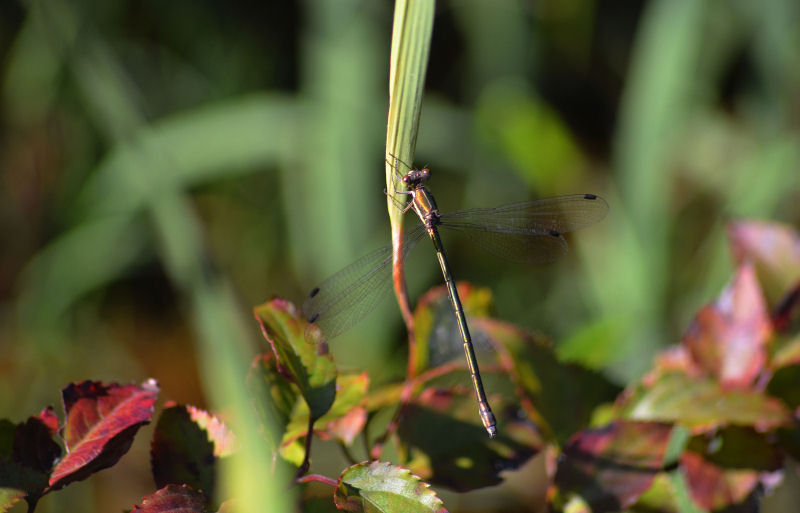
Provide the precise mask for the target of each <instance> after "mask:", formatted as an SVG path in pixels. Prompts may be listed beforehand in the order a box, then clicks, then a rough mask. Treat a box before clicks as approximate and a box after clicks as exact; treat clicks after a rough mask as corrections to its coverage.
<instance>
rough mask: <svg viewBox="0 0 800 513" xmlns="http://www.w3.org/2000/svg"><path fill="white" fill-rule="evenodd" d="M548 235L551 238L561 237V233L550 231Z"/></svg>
mask: <svg viewBox="0 0 800 513" xmlns="http://www.w3.org/2000/svg"><path fill="white" fill-rule="evenodd" d="M550 235H552V236H553V237H561V232H558V231H556V230H550Z"/></svg>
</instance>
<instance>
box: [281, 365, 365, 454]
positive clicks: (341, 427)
mask: <svg viewBox="0 0 800 513" xmlns="http://www.w3.org/2000/svg"><path fill="white" fill-rule="evenodd" d="M336 388H337V389H338V390H337V392H336V400H335V401H334V402H333V405H332V406H331V408H330V410H328V412H327V413H326V414H325V415H323V416H322V417H320V418H319V419H317V420H316V421H315V422H314V433H315V434H316V435H317V436H319V437H320V438H322V439H323V440H331V439H335V440H339V441H341V442H343V443H344V444H345V445H350V444H351V443H352V442H353V439H354V438H355V437H356V435H358V433H360V432H361V430H362V429H364V425H365V424H366V421H367V412H366V410H365V409H364V408H363V405H364V403H365V401H366V395H367V389H368V388H369V376H368V375H367V373H366V372H361V373H357V374H341V375H340V376H339V378H338V380H337V386H336ZM308 415H309V412H308V408H307V406H306V405H305V403H300V404H298V407H297V408H296V409H295V411H294V412H293V414H292V420H291V421H290V422H289V425H288V426H287V427H286V432H285V433H284V436H283V442H282V444H281V446H282V451H281V454H282V455H283V456H284V457H287V458H289V461H291V462H292V463H295V464H299V461H296V460H297V458H296V457H294V456H292V455H298V454H300V452H299V451H297V447H294V448H291V449H289V446H290V445H296V444H299V440H300V439H301V438H303V437H305V436H306V434H307V431H308Z"/></svg>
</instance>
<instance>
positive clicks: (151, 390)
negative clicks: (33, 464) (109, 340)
mask: <svg viewBox="0 0 800 513" xmlns="http://www.w3.org/2000/svg"><path fill="white" fill-rule="evenodd" d="M157 394H158V384H157V383H156V382H155V380H148V381H146V382H145V383H143V384H142V385H141V386H137V385H118V384H116V383H112V384H110V385H103V384H102V383H100V382H94V381H83V382H81V383H77V384H72V385H69V386H67V387H66V388H65V389H64V390H63V391H62V397H63V400H64V412H65V416H66V421H65V424H64V428H63V437H64V442H65V444H66V446H67V455H66V456H64V457H63V458H62V459H61V461H59V462H58V464H57V465H56V467H55V469H53V473H52V474H51V476H50V486H49V487H48V489H47V491H51V490H57V489H59V488H62V487H63V486H65V485H67V484H68V483H71V482H73V481H80V480H82V479H86V478H87V477H89V476H90V475H91V474H93V473H95V472H97V471H99V470H102V469H104V468H108V467H110V466H112V465H114V464H115V463H116V462H117V461H118V460H119V459H120V458H121V457H122V455H123V454H125V453H126V452H128V449H130V446H131V443H133V437H134V436H135V435H136V432H137V431H138V430H139V428H140V427H141V426H143V425H145V424H147V423H149V422H150V419H151V418H152V417H153V404H154V403H155V401H156V395H157Z"/></svg>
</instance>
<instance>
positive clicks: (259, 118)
mask: <svg viewBox="0 0 800 513" xmlns="http://www.w3.org/2000/svg"><path fill="white" fill-rule="evenodd" d="M392 9H393V4H392V3H391V2H389V1H364V0H335V1H331V0H304V1H299V2H256V1H245V0H234V1H226V2H222V1H217V0H208V1H205V2H190V1H186V0H175V1H170V2H163V1H155V0H139V1H135V2H134V1H121V0H120V1H105V2H103V1H88V0H83V1H82V0H72V1H68V0H41V1H40V0H31V1H12V0H7V1H3V2H0V66H2V67H1V68H0V78H1V79H2V104H1V105H0V181H1V182H0V183H2V186H0V231H1V233H2V236H0V244H2V246H1V247H2V258H1V259H0V414H2V416H3V417H5V418H10V419H11V420H13V421H15V422H18V421H21V420H23V419H24V418H25V417H27V416H28V415H31V414H34V413H36V412H38V411H39V409H41V408H42V407H43V406H44V405H47V404H58V403H59V401H60V395H59V390H60V389H61V388H62V387H63V386H64V385H66V384H67V383H69V382H71V381H78V380H83V379H98V380H104V381H121V382H130V381H134V382H142V381H144V379H146V378H147V377H154V378H156V379H157V380H158V381H159V382H160V383H161V386H162V393H161V396H160V397H161V399H171V400H175V401H178V402H182V403H192V404H195V405H198V406H201V407H214V406H215V405H217V406H222V407H224V405H226V404H227V401H226V400H227V399H228V398H229V397H228V394H229V393H231V394H233V393H236V392H235V390H236V387H237V385H236V383H235V382H232V380H233V381H235V378H234V377H235V376H236V374H237V372H238V371H237V369H238V370H241V369H242V368H243V367H242V365H246V364H247V362H249V359H250V357H251V355H252V354H254V352H255V351H256V350H257V349H258V348H259V347H263V344H261V343H260V342H259V338H260V335H259V333H258V329H257V325H256V324H255V322H254V321H252V317H251V313H250V309H251V307H252V306H253V305H256V304H259V303H261V302H264V301H265V300H267V299H269V298H271V297H273V296H275V295H279V296H283V297H286V298H289V299H291V300H293V301H295V302H297V303H301V302H302V299H303V297H304V296H305V295H306V293H307V292H308V290H310V289H311V287H313V286H314V285H315V284H317V283H318V282H319V281H321V280H322V279H324V278H325V277H326V276H327V275H329V274H330V273H332V272H334V271H336V270H337V269H339V268H341V267H343V266H344V265H346V264H348V263H349V262H351V261H352V260H353V259H355V258H357V257H358V256H359V255H361V254H363V253H365V252H367V251H369V250H370V249H372V248H375V247H378V246H379V245H382V244H385V243H386V242H388V240H389V229H388V222H387V220H388V216H387V214H386V207H385V205H386V200H385V196H384V195H383V193H382V190H383V187H384V176H383V173H384V166H383V159H384V156H383V144H384V139H385V123H386V113H387V106H388V97H387V91H388V89H387V87H388V61H389V44H390V37H391V22H392ZM427 88H428V93H427V96H426V98H425V102H424V105H423V111H422V120H421V130H420V134H419V138H418V144H417V158H416V164H417V165H420V166H421V165H429V166H430V167H431V168H432V170H433V173H434V175H433V179H432V181H431V184H430V185H431V189H432V190H433V191H434V193H435V194H436V195H437V200H438V203H439V206H440V208H441V209H442V210H445V211H447V210H455V209H459V208H466V207H478V206H493V205H499V204H502V203H508V202H514V201H522V200H525V199H530V198H535V197H542V196H549V195H556V194H568V193H582V192H593V193H597V194H600V195H602V196H604V197H605V198H607V200H608V202H609V204H610V205H611V213H610V215H609V217H608V218H607V219H606V220H605V221H604V222H603V223H601V224H600V225H597V226H595V227H592V228H590V229H587V230H585V231H584V232H580V233H577V234H574V235H573V236H571V238H570V245H571V252H570V254H569V255H568V256H567V257H566V258H565V259H563V260H562V261H561V262H559V263H558V264H555V265H552V266H547V267H538V268H531V267H525V266H520V265H516V264H511V263H506V262H501V261H497V260H496V259H494V258H493V257H491V256H485V255H483V254H481V253H480V252H478V251H474V250H473V249H472V248H471V247H470V245H469V240H463V239H459V238H457V237H453V238H446V241H445V242H446V244H447V245H448V252H449V255H450V260H451V263H452V264H453V266H454V272H455V275H456V277H457V278H458V279H461V280H467V281H471V282H473V283H476V284H479V285H484V286H488V287H490V288H491V289H492V291H493V293H494V296H495V301H496V311H497V316H498V317H500V318H503V319H507V320H510V321H512V322H515V323H517V324H520V325H522V326H524V327H526V328H528V329H532V330H537V331H541V332H543V333H545V334H547V335H548V336H551V337H552V338H553V339H554V341H555V344H556V347H557V350H558V352H559V354H560V355H561V356H562V357H563V358H565V359H569V360H574V361H579V362H582V363H584V364H585V365H588V366H591V367H594V368H598V369H603V370H604V372H606V373H607V375H609V376H610V377H611V378H612V379H614V380H615V381H617V382H619V383H621V384H624V383H627V382H629V381H630V380H632V379H634V378H636V377H638V376H640V375H641V373H642V372H644V371H645V370H646V369H647V368H648V366H649V364H650V361H651V358H652V356H653V354H654V353H655V352H656V351H658V350H659V349H660V348H663V347H664V346H665V345H668V344H672V343H675V342H677V341H678V340H679V337H680V334H681V333H682V331H683V329H684V328H685V327H686V326H687V324H688V322H689V321H690V319H691V317H692V315H693V313H694V312H695V311H696V310H697V309H698V308H699V307H700V306H701V305H702V304H703V303H705V302H708V301H710V300H711V299H712V298H713V297H715V296H716V294H717V293H718V292H719V290H720V289H721V287H722V286H723V285H724V284H725V282H726V281H727V279H728V278H729V276H730V273H731V270H732V264H731V258H730V256H729V253H728V250H727V247H726V239H725V225H726V222H727V221H729V220H731V219H735V218H740V217H754V218H762V219H774V220H781V221H785V222H789V223H793V224H794V225H797V224H798V221H800V195H798V186H799V185H800V183H799V182H800V172H798V169H800V145H798V142H799V141H798V126H800V4H798V2H796V1H794V0H768V1H765V2H759V3H754V2H748V1H722V0H717V1H706V2H689V1H674V0H659V1H651V2H638V1H625V2H595V1H593V0H543V1H537V2H534V1H522V0H520V1H512V0H503V1H494V2H486V1H485V0H458V1H442V2H439V3H438V5H437V17H436V20H435V26H434V40H433V45H432V49H431V62H430V66H429V69H428V79H427ZM417 253H420V254H421V255H417V258H415V259H412V263H414V265H417V264H418V265H419V267H415V268H414V271H413V272H410V273H409V275H410V278H409V279H410V282H411V288H412V291H413V292H414V294H415V296H414V297H417V296H418V294H419V293H420V292H422V291H424V290H426V289H427V288H428V287H430V286H433V285H436V284H438V283H439V282H440V276H439V275H438V274H437V273H438V270H437V267H436V263H435V259H434V258H433V257H432V253H430V252H426V251H425V250H417ZM403 341H404V336H403V329H402V325H401V320H400V316H399V311H398V310H397V307H396V305H395V304H394V302H393V301H392V300H387V301H386V302H385V304H384V305H383V306H382V307H381V309H380V310H379V312H378V313H376V314H374V315H372V316H371V317H370V318H369V319H368V320H367V321H365V322H364V323H363V325H361V326H359V327H358V328H357V329H354V330H352V331H351V332H348V333H347V334H345V335H343V336H341V337H340V338H338V339H337V340H335V341H334V344H333V347H332V350H333V352H334V354H335V356H336V358H337V362H338V363H339V365H340V366H341V367H343V368H347V369H366V370H368V371H369V372H370V373H371V375H372V377H373V381H378V382H380V381H384V380H387V379H391V378H395V377H398V376H401V375H402V372H403V369H404V365H405V348H404V344H403ZM226 362H227V363H226ZM232 376H233V377H232ZM57 411H59V413H60V409H58V408H57ZM149 436H150V431H149V430H148V429H145V430H143V432H142V433H140V435H139V437H138V439H137V441H136V443H135V444H134V448H133V449H132V452H131V454H129V455H127V456H125V457H124V458H123V460H122V461H121V463H120V464H118V465H117V466H115V467H114V468H112V469H110V470H106V471H103V472H101V473H100V474H97V475H95V476H94V477H92V478H91V479H90V480H88V481H86V482H83V483H79V484H77V485H73V486H70V487H68V488H67V489H66V490H64V491H61V492H57V493H55V494H52V495H50V496H47V497H46V498H45V499H43V501H42V503H41V504H40V508H39V509H38V510H37V511H42V512H45V513H46V512H56V511H74V505H75V504H78V503H79V504H82V505H83V507H82V508H81V510H82V511H87V512H92V511H109V510H116V511H119V510H120V509H121V508H124V507H130V506H131V505H133V504H134V503H136V502H137V501H138V500H139V498H140V497H141V496H142V495H143V494H146V493H150V492H152V491H153V484H152V481H151V479H150V477H149V467H148V456H147V451H148V445H147V444H148V442H147V439H148V437H149ZM320 447H322V449H324V446H320ZM337 465H339V464H332V465H331V467H330V469H329V470H330V472H329V474H331V475H332V477H335V472H336V469H337V468H341V466H340V465H339V466H337ZM316 470H318V471H319V470H323V471H324V470H326V469H324V467H323V468H322V469H319V468H318V469H316ZM524 489H525V487H524V486H522V487H521V490H524ZM490 492H491V491H489V492H488V493H485V492H477V493H478V495H476V496H475V497H477V498H475V497H473V498H471V499H468V500H467V499H463V498H459V497H458V496H453V495H448V496H447V497H445V501H446V502H445V504H446V505H447V506H448V507H449V508H450V509H451V511H479V510H486V511H488V510H492V509H494V508H496V507H498V506H502V505H503V504H504V503H503V502H498V500H497V499H496V498H492V499H489V498H487V497H493V496H491V495H490V494H489V493H490ZM516 493H517V495H516V497H517V498H516V499H513V498H512V499H509V498H508V496H507V495H506V498H505V499H504V500H508V501H512V502H513V501H514V500H518V501H524V500H526V498H525V494H524V493H523V492H522V491H520V490H517V492H516ZM468 506H469V507H468ZM20 511H22V510H20Z"/></svg>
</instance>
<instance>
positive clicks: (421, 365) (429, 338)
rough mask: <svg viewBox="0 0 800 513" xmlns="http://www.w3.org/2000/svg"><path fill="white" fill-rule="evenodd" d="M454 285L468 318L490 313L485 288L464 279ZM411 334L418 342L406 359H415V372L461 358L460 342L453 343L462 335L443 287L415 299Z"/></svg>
mask: <svg viewBox="0 0 800 513" xmlns="http://www.w3.org/2000/svg"><path fill="white" fill-rule="evenodd" d="M456 288H457V289H458V296H459V298H460V299H461V306H462V307H463V308H464V313H465V314H466V315H467V317H468V318H469V319H477V318H479V317H487V316H488V315H489V311H490V309H491V308H492V293H491V291H490V290H489V289H488V288H485V287H476V286H474V285H472V284H470V283H466V282H458V283H457V284H456ZM471 326H472V324H471V323H470V327H471ZM414 334H415V338H416V341H417V343H416V345H415V346H413V347H412V348H411V349H412V350H413V351H414V353H413V354H411V355H409V359H410V360H411V361H412V362H416V365H415V374H419V373H421V372H423V371H425V370H427V369H428V368H430V367H436V366H439V365H441V364H443V363H445V362H447V361H448V360H450V359H452V358H454V357H456V358H463V354H464V353H463V350H462V349H461V343H458V344H453V341H454V340H461V334H460V333H459V331H458V325H457V324H456V319H455V315H454V314H453V307H452V306H450V298H449V297H448V295H447V289H446V288H445V287H444V286H438V287H434V288H432V289H430V290H429V291H428V292H426V293H425V294H424V295H423V296H422V297H421V298H420V299H419V301H418V302H417V307H416V308H415V309H414Z"/></svg>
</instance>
